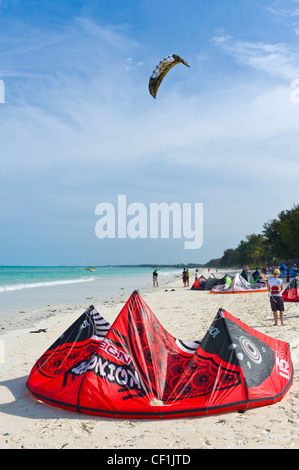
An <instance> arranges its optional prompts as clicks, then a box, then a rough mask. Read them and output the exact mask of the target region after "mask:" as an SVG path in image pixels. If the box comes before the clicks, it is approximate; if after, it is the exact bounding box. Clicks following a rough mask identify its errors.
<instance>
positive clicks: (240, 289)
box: [210, 273, 268, 294]
mask: <svg viewBox="0 0 299 470" xmlns="http://www.w3.org/2000/svg"><path fill="white" fill-rule="evenodd" d="M210 292H211V294H241V293H248V292H268V288H267V285H266V284H265V283H264V282H263V283H261V282H255V283H253V284H250V283H249V282H247V281H246V280H245V279H244V277H243V276H241V275H240V274H239V273H237V274H236V275H235V277H234V279H233V280H232V282H231V283H227V282H226V283H225V284H221V285H218V286H214V287H213V288H212V289H211V291H210Z"/></svg>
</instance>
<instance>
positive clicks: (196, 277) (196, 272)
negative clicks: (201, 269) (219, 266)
mask: <svg viewBox="0 0 299 470" xmlns="http://www.w3.org/2000/svg"><path fill="white" fill-rule="evenodd" d="M194 277H195V281H197V279H198V269H195V276H194Z"/></svg>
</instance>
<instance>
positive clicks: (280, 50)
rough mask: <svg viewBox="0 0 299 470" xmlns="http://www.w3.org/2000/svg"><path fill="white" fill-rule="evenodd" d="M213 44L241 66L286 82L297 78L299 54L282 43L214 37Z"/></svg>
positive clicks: (298, 73)
mask: <svg viewBox="0 0 299 470" xmlns="http://www.w3.org/2000/svg"><path fill="white" fill-rule="evenodd" d="M214 42H215V45H216V46H220V47H221V48H222V50H223V51H224V52H225V53H227V54H230V55H231V56H232V57H233V58H234V59H235V60H236V61H237V62H238V63H239V64H240V65H242V66H248V67H251V68H253V69H256V70H260V71H263V72H266V73H267V74H269V75H272V76H275V77H277V78H282V79H287V80H293V79H294V78H296V77H297V76H299V65H298V64H299V53H298V52H297V50H293V49H292V48H290V47H288V46H287V45H286V44H284V43H277V44H267V43H262V42H249V41H238V40H233V39H232V38H231V37H230V36H221V37H220V40H219V38H218V37H217V36H216V37H215V38H214Z"/></svg>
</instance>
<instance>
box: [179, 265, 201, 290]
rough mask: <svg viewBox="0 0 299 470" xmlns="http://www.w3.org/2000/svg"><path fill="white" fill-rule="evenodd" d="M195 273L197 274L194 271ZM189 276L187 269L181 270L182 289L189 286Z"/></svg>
mask: <svg viewBox="0 0 299 470" xmlns="http://www.w3.org/2000/svg"><path fill="white" fill-rule="evenodd" d="M196 271H197V272H198V270H196ZM189 276H190V273H189V269H186V268H184V269H183V274H182V279H183V284H184V287H187V286H189Z"/></svg>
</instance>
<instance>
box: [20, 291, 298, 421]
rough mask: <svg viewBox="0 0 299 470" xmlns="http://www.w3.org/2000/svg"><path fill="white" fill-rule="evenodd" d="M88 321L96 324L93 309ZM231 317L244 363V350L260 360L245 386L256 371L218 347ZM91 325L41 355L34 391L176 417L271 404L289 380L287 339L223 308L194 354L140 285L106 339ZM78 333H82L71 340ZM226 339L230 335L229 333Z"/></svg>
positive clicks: (89, 407)
mask: <svg viewBox="0 0 299 470" xmlns="http://www.w3.org/2000/svg"><path fill="white" fill-rule="evenodd" d="M85 317H86V318H85ZM84 321H85V322H89V324H91V317H90V316H89V312H88V311H87V312H85V316H84V315H83V316H82V324H83V322H84ZM226 322H227V323H229V328H230V329H231V331H232V332H233V331H234V330H235V329H236V331H237V332H238V335H239V336H238V337H240V338H242V340H240V341H241V342H240V344H239V345H238V348H239V349H240V351H241V352H240V353H239V357H240V358H241V356H243V358H242V360H243V362H244V359H246V357H245V356H246V354H247V355H248V358H249V359H250V360H251V362H252V364H253V367H257V371H258V373H259V381H260V382H261V383H259V384H258V385H257V386H253V387H248V383H250V380H255V378H254V377H253V378H252V377H249V376H245V372H244V371H245V370H246V367H247V366H246V363H244V364H245V365H243V364H241V362H242V361H241V360H237V359H236V356H235V355H234V353H233V352H229V354H230V355H231V356H227V353H228V351H227V350H228V349H229V348H226V349H227V350H226V351H224V352H223V354H222V353H221V351H219V353H218V352H215V351H214V349H215V348H216V349H217V348H218V344H217V339H218V337H219V338H220V335H223V334H227V332H226V330H228V331H229V329H227V328H222V327H221V332H220V329H219V328H220V326H219V325H223V324H225V323H226ZM76 328H77V329H78V332H77V331H74V330H75V329H76ZM93 328H95V327H94V325H93ZM217 330H219V331H218V332H217ZM224 330H225V331H224ZM90 331H92V333H90V337H85V338H82V334H83V332H84V329H83V328H82V326H81V320H80V322H79V323H78V322H77V323H76V326H74V327H73V328H72V327H70V329H69V332H68V335H66V334H65V335H64V339H63V340H61V341H60V342H59V341H58V343H57V342H56V343H54V345H53V346H52V347H51V348H49V349H48V350H47V351H46V352H45V353H44V354H43V356H42V357H41V358H40V359H39V360H38V361H37V362H36V364H35V365H34V367H33V369H32V371H31V373H30V376H29V378H28V381H27V387H28V388H29V390H30V391H31V392H32V394H33V395H34V396H35V397H36V398H38V399H41V400H43V401H45V402H48V403H51V404H52V405H56V406H60V407H63V408H68V409H72V410H75V411H79V412H82V413H89V414H95V415H101V416H107V417H118V418H119V417H123V418H172V417H173V418H177V417H186V416H194V415H201V414H208V413H216V412H223V411H229V410H236V409H240V408H248V407H249V408H250V407H256V406H262V405H265V404H270V403H274V402H275V401H278V400H280V399H281V398H282V397H283V396H284V394H285V393H286V391H287V390H288V388H289V387H290V386H291V384H292V377H293V368H292V362H291V357H290V350H289V346H288V344H287V343H283V342H281V341H278V340H276V339H273V338H270V337H268V336H266V335H264V334H262V333H259V332H257V331H256V330H253V329H252V328H250V327H249V326H248V325H245V324H243V323H242V322H240V321H239V320H237V319H236V318H235V317H233V316H232V315H230V314H229V313H228V312H225V311H223V310H220V311H219V312H218V316H216V317H215V320H214V322H213V324H212V326H211V328H210V329H209V331H208V332H207V334H206V336H205V338H204V339H203V341H202V343H200V345H199V346H198V347H197V349H196V350H194V352H189V353H187V352H185V351H184V350H183V349H182V348H181V347H180V344H179V342H178V340H176V338H174V337H173V336H171V335H170V334H169V333H167V331H165V329H164V328H163V327H162V325H161V324H160V323H159V322H158V320H157V318H156V317H155V315H154V314H153V313H152V311H151V310H150V308H149V307H148V306H147V305H146V303H145V302H144V301H143V299H142V298H141V297H140V296H139V294H138V293H137V292H134V293H133V294H132V296H131V297H130V299H129V300H128V302H127V303H126V305H125V306H124V308H123V309H122V311H121V312H120V314H119V315H118V317H117V318H116V320H115V322H114V323H113V325H112V326H111V328H110V329H109V331H108V332H107V334H106V335H105V338H101V339H97V337H96V335H95V330H94V329H93V330H92V329H91V330H90ZM239 332H240V333H239ZM218 335H219V336H218ZM73 336H75V337H76V338H78V340H76V341H74V340H73V341H72V342H69V341H68V338H69V337H73ZM225 341H226V342H227V345H230V344H231V342H232V341H231V338H230V337H226V338H225ZM256 342H258V346H255V343H256ZM219 344H220V345H222V344H223V341H220V342H219ZM261 344H263V345H264V349H266V350H267V354H268V355H269V357H270V358H271V361H272V363H271V367H270V371H269V370H268V369H269V367H268V369H267V370H266V371H265V372H263V369H262V368H261V367H259V365H258V362H259V359H260V358H259V354H260V352H259V351H261V346H260V345H261ZM215 345H216V346H215ZM234 346H235V345H234V344H233V343H232V345H231V349H233V347H234ZM241 347H242V348H243V350H242V349H241ZM244 351H245V352H244ZM261 355H262V354H261ZM229 357H231V358H232V360H230V359H229ZM264 363H266V364H267V361H266V359H264ZM263 366H264V364H263ZM247 368H248V367H247ZM261 371H262V372H261ZM246 373H247V372H246ZM264 373H265V378H264V377H263V375H262V376H261V374H264Z"/></svg>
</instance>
